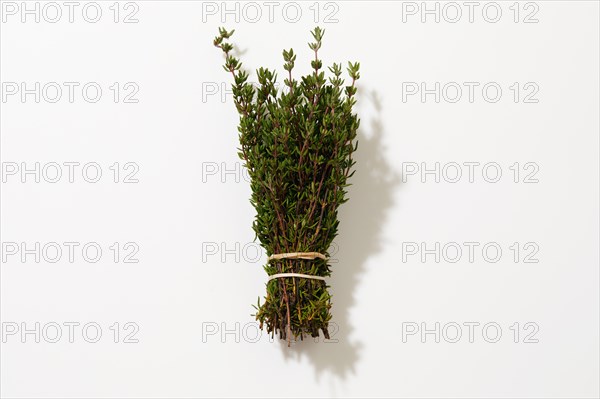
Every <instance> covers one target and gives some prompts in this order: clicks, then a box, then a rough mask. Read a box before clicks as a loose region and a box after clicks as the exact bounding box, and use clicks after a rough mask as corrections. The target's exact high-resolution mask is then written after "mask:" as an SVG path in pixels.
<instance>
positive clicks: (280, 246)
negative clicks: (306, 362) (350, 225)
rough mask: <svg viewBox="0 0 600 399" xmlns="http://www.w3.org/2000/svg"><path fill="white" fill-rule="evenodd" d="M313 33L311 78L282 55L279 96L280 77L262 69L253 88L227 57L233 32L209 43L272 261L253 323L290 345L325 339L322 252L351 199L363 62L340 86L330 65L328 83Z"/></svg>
mask: <svg viewBox="0 0 600 399" xmlns="http://www.w3.org/2000/svg"><path fill="white" fill-rule="evenodd" d="M311 33H312V36H313V38H314V42H312V43H309V47H310V49H311V50H312V51H313V52H314V59H313V60H312V61H311V66H312V69H313V71H312V72H311V73H310V74H308V75H306V76H302V77H301V78H300V79H299V80H297V79H295V78H294V77H293V73H292V72H293V69H294V65H295V61H296V54H294V51H293V50H292V49H290V50H289V51H287V50H284V51H283V60H284V66H283V68H284V69H285V71H287V73H286V76H285V79H284V84H285V87H284V88H283V89H282V90H279V89H278V87H277V86H278V85H277V74H276V73H275V72H274V71H271V70H269V69H266V68H259V69H258V70H257V71H256V72H257V76H258V84H257V85H254V84H252V83H250V82H249V81H248V76H249V75H248V73H247V72H245V71H244V70H243V69H242V63H241V62H240V60H239V59H238V58H236V57H234V56H233V55H232V54H231V52H232V50H233V45H232V44H231V43H230V42H229V41H228V39H230V37H231V36H232V34H233V30H232V31H229V32H228V31H227V30H225V29H224V28H220V29H219V36H217V37H215V39H214V45H215V46H216V47H218V48H220V49H221V50H222V51H223V52H224V55H225V64H224V66H223V68H224V69H225V70H226V71H227V72H228V73H231V74H232V76H233V81H234V83H233V84H232V92H233V99H234V103H235V106H236V108H237V111H238V113H239V117H240V119H239V125H238V131H239V142H240V147H239V148H238V154H239V157H240V159H242V160H243V162H244V164H245V165H244V166H245V167H246V168H247V169H248V173H249V176H250V180H251V184H250V185H251V189H252V195H251V199H250V202H251V203H252V205H253V206H254V208H255V210H256V218H255V220H254V222H253V226H252V227H253V230H254V232H255V233H256V237H257V238H258V239H259V240H260V243H261V245H262V246H263V247H264V248H265V250H266V252H267V255H268V256H269V260H268V262H267V264H266V265H265V266H264V269H265V271H266V272H267V274H268V275H269V276H271V277H272V278H271V279H270V280H269V281H268V282H267V287H266V288H267V294H266V297H265V298H264V303H263V304H262V305H261V303H260V298H259V300H258V304H257V306H255V308H256V314H255V315H254V316H256V319H257V320H258V321H259V322H260V327H261V328H263V326H264V325H266V328H267V331H268V332H269V333H270V334H271V335H272V336H274V335H275V333H278V334H279V336H280V338H281V339H287V341H288V346H289V344H290V343H291V337H292V336H293V337H294V339H297V338H298V337H300V339H303V337H304V335H310V336H312V337H318V336H319V330H322V331H323V335H324V336H325V338H329V332H328V330H327V328H328V323H329V320H330V319H331V313H330V309H331V295H330V294H329V292H328V290H327V288H328V286H327V284H326V282H325V281H324V280H325V279H324V277H328V276H330V275H331V269H330V267H329V264H328V261H327V256H328V249H329V247H330V245H331V243H332V241H333V239H334V238H335V237H336V235H337V230H338V225H339V221H338V218H337V215H338V208H339V206H340V205H341V204H343V203H344V202H346V201H347V200H348V199H347V197H346V194H347V191H346V188H347V187H348V186H349V183H348V182H347V181H348V178H350V177H351V176H352V175H353V173H354V172H353V166H354V164H355V161H354V160H353V158H352V154H353V152H354V151H356V148H357V146H358V142H357V141H356V132H357V129H358V127H359V123H360V120H359V119H358V117H357V115H356V114H355V113H353V112H352V110H353V106H354V105H355V104H356V99H355V97H354V96H355V94H356V87H355V83H356V80H357V79H358V78H359V77H360V74H359V66H360V64H359V63H350V62H349V63H348V67H347V72H348V74H349V76H350V78H351V79H352V82H351V84H349V85H344V79H342V77H341V75H342V66H341V64H336V63H334V64H333V65H332V66H331V67H329V68H328V69H329V71H330V72H331V75H332V76H331V77H329V79H328V80H327V79H326V78H325V72H323V71H322V62H321V60H320V59H319V56H318V51H319V49H320V48H321V43H322V39H323V34H324V30H322V29H320V28H319V27H316V28H315V29H314V30H313V31H312V32H311ZM283 273H286V274H283ZM289 274H291V276H290V275H289ZM313 276H314V277H313Z"/></svg>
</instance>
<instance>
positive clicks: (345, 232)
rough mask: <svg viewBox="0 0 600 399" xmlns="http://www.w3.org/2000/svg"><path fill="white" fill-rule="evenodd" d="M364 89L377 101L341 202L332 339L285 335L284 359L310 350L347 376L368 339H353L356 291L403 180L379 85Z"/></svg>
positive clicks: (324, 365)
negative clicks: (387, 138)
mask: <svg viewBox="0 0 600 399" xmlns="http://www.w3.org/2000/svg"><path fill="white" fill-rule="evenodd" d="M360 95H361V93H359V96H360ZM364 95H365V97H366V98H368V99H369V100H370V101H372V102H373V106H374V109H375V116H374V117H373V118H372V119H371V120H370V121H368V122H367V123H368V124H369V125H368V126H367V127H366V128H365V126H364V124H365V122H366V121H365V120H361V127H360V128H359V130H358V149H357V150H356V152H355V154H354V159H355V160H356V165H355V169H356V173H355V174H354V176H353V177H352V178H351V179H350V183H351V184H352V186H350V188H349V189H348V197H349V200H348V202H346V203H345V204H343V205H342V206H341V207H340V211H339V219H340V226H339V235H338V236H337V237H336V239H335V240H334V244H335V245H333V246H332V248H331V249H330V251H329V253H330V257H331V258H332V262H331V268H332V277H331V279H330V282H329V284H330V286H331V288H330V292H331V294H332V314H333V318H332V320H331V322H330V335H331V340H324V339H323V338H322V337H321V338H318V339H313V338H310V337H308V338H305V339H304V341H297V342H292V347H291V348H288V347H287V343H286V342H285V341H281V346H282V348H281V349H282V352H283V354H284V357H285V359H286V360H291V359H297V360H300V359H302V358H303V357H304V356H306V357H307V358H308V359H309V361H310V362H311V363H312V364H313V365H314V367H315V372H316V378H317V379H318V378H319V376H320V375H321V373H322V372H323V371H326V370H327V371H330V372H331V373H333V374H334V375H335V376H337V377H339V378H342V379H343V378H346V376H347V375H348V374H354V373H355V365H356V363H357V361H358V360H359V358H360V352H361V349H362V347H363V345H364V344H363V343H362V342H360V341H359V340H357V339H351V335H352V331H353V326H354V324H355V323H360V321H356V320H351V309H352V307H353V306H354V305H355V304H356V302H357V300H356V298H355V292H356V291H357V288H358V286H359V284H360V280H361V278H362V276H363V274H364V273H365V271H366V263H367V260H368V259H369V258H370V257H371V256H374V255H376V254H377V253H378V252H380V251H381V250H382V249H383V248H382V239H383V237H382V234H381V233H382V229H383V227H384V226H385V224H386V217H387V213H388V210H389V209H390V208H391V207H392V205H393V204H394V201H393V197H394V191H395V189H396V187H397V186H398V185H399V183H400V174H399V173H396V172H395V171H393V170H392V168H391V166H390V164H389V163H388V161H387V160H386V158H385V152H384V147H383V137H384V131H383V123H382V121H381V111H382V106H381V99H380V97H379V96H378V94H377V92H375V91H372V92H369V93H364ZM365 132H370V134H366V133H365ZM336 260H337V261H336ZM315 341H316V342H315Z"/></svg>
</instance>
